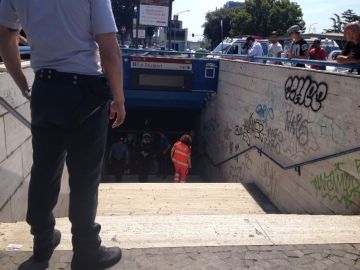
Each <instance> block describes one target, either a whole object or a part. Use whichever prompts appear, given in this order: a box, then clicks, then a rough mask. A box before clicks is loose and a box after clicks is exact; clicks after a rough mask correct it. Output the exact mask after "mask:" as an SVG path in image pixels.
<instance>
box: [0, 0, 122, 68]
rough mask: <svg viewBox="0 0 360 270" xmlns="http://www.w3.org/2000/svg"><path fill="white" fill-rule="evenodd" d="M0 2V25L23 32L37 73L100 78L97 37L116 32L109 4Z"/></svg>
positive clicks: (97, 0) (92, 0) (86, 0)
mask: <svg viewBox="0 0 360 270" xmlns="http://www.w3.org/2000/svg"><path fill="white" fill-rule="evenodd" d="M0 1H1V3H0V25H2V26H5V27H7V28H11V29H21V28H23V29H24V31H25V33H26V35H27V38H28V40H29V43H30V47H31V65H32V67H33V69H34V70H35V71H37V70H39V69H41V68H49V69H56V70H58V71H61V72H70V73H78V74H86V75H98V74H101V66H100V55H99V48H98V45H97V43H96V41H95V35H97V34H105V33H116V32H117V28H116V25H115V20H114V16H113V13H112V9H111V2H110V0H31V1H30V0H0Z"/></svg>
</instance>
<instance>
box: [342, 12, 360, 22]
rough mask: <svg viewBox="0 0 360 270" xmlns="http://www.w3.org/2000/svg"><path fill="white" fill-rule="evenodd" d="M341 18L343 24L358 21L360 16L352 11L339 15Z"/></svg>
mask: <svg viewBox="0 0 360 270" xmlns="http://www.w3.org/2000/svg"><path fill="white" fill-rule="evenodd" d="M341 18H342V19H343V22H344V24H347V23H350V22H356V21H359V20H360V16H358V15H356V13H355V12H354V11H353V10H352V9H348V10H345V11H344V12H343V13H341Z"/></svg>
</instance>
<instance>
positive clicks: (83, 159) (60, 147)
mask: <svg viewBox="0 0 360 270" xmlns="http://www.w3.org/2000/svg"><path fill="white" fill-rule="evenodd" d="M88 94H89V86H88V84H87V82H86V80H82V81H78V80H75V79H74V82H73V83H69V81H66V82H65V81H64V82H63V81H61V80H56V79H52V77H51V74H50V75H49V76H47V75H46V74H45V78H43V79H40V78H36V79H35V81H34V84H33V88H32V100H31V115H32V124H31V130H32V136H33V137H32V142H33V160H34V163H33V167H32V170H31V179H30V186H29V197H28V212H27V222H28V223H29V224H30V226H31V233H32V234H33V235H34V241H35V242H34V247H36V246H37V247H39V248H46V247H48V246H49V243H51V241H52V237H53V232H54V226H55V219H54V216H53V214H52V210H53V208H54V207H55V205H56V203H57V200H58V195H59V191H60V186H61V176H62V172H63V168H64V164H65V163H66V165H67V168H68V172H69V186H70V205H69V219H70V221H71V223H72V229H71V231H72V234H73V238H72V242H73V249H74V252H76V253H78V254H82V253H83V254H84V255H91V254H96V252H97V250H98V247H99V246H100V243H101V239H100V237H99V232H100V225H99V224H96V223H95V217H96V210H97V202H98V185H99V182H100V173H101V166H102V160H103V155H104V148H105V143H106V133H107V127H108V118H107V113H108V105H104V106H102V107H101V108H100V109H99V110H98V111H97V112H95V113H94V114H93V115H91V116H90V117H89V118H88V119H87V120H86V121H85V122H84V123H83V124H81V125H74V124H73V120H72V116H73V114H74V111H76V109H77V108H78V107H79V105H80V104H81V103H82V102H83V101H84V99H85V98H86V96H87V95H88Z"/></svg>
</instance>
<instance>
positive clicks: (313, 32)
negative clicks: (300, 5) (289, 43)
mask: <svg viewBox="0 0 360 270" xmlns="http://www.w3.org/2000/svg"><path fill="white" fill-rule="evenodd" d="M315 24H318V23H317V22H315V23H312V24H310V26H309V33H310V31H311V28H313V27H312V26H313V25H315ZM313 29H314V28H313ZM313 33H314V32H312V34H313Z"/></svg>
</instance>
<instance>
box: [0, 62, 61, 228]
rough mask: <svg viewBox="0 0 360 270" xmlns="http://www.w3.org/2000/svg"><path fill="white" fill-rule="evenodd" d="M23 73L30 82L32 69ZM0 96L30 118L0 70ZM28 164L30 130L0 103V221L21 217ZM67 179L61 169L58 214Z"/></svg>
mask: <svg viewBox="0 0 360 270" xmlns="http://www.w3.org/2000/svg"><path fill="white" fill-rule="evenodd" d="M24 72H25V74H26V76H27V78H28V81H29V82H32V80H33V77H34V74H33V72H32V70H31V69H30V68H25V69H24ZM0 97H2V98H4V99H5V100H6V101H7V102H8V103H10V105H11V106H13V107H14V108H16V109H17V110H18V112H20V113H21V114H22V115H24V116H25V118H27V119H28V120H30V106H29V105H30V104H29V102H27V101H26V99H25V98H24V97H23V96H22V95H21V92H20V91H19V90H18V88H17V87H16V85H15V83H14V82H13V80H12V79H11V77H10V76H9V74H7V73H0ZM31 166H32V145H31V132H30V130H29V129H28V128H26V127H25V126H24V125H23V124H21V123H20V122H19V121H18V120H17V119H16V118H15V117H13V116H12V115H11V114H9V113H8V112H7V111H6V110H5V109H4V108H3V107H2V106H1V105H0V222H15V221H20V220H25V215H26V209H27V192H28V186H29V179H30V170H31ZM67 178H68V176H67V173H66V171H65V173H64V176H63V184H62V189H61V195H60V198H59V202H58V205H57V207H56V209H55V211H54V213H55V215H56V216H59V217H64V216H66V215H67V210H68V195H67V194H68V186H67Z"/></svg>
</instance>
